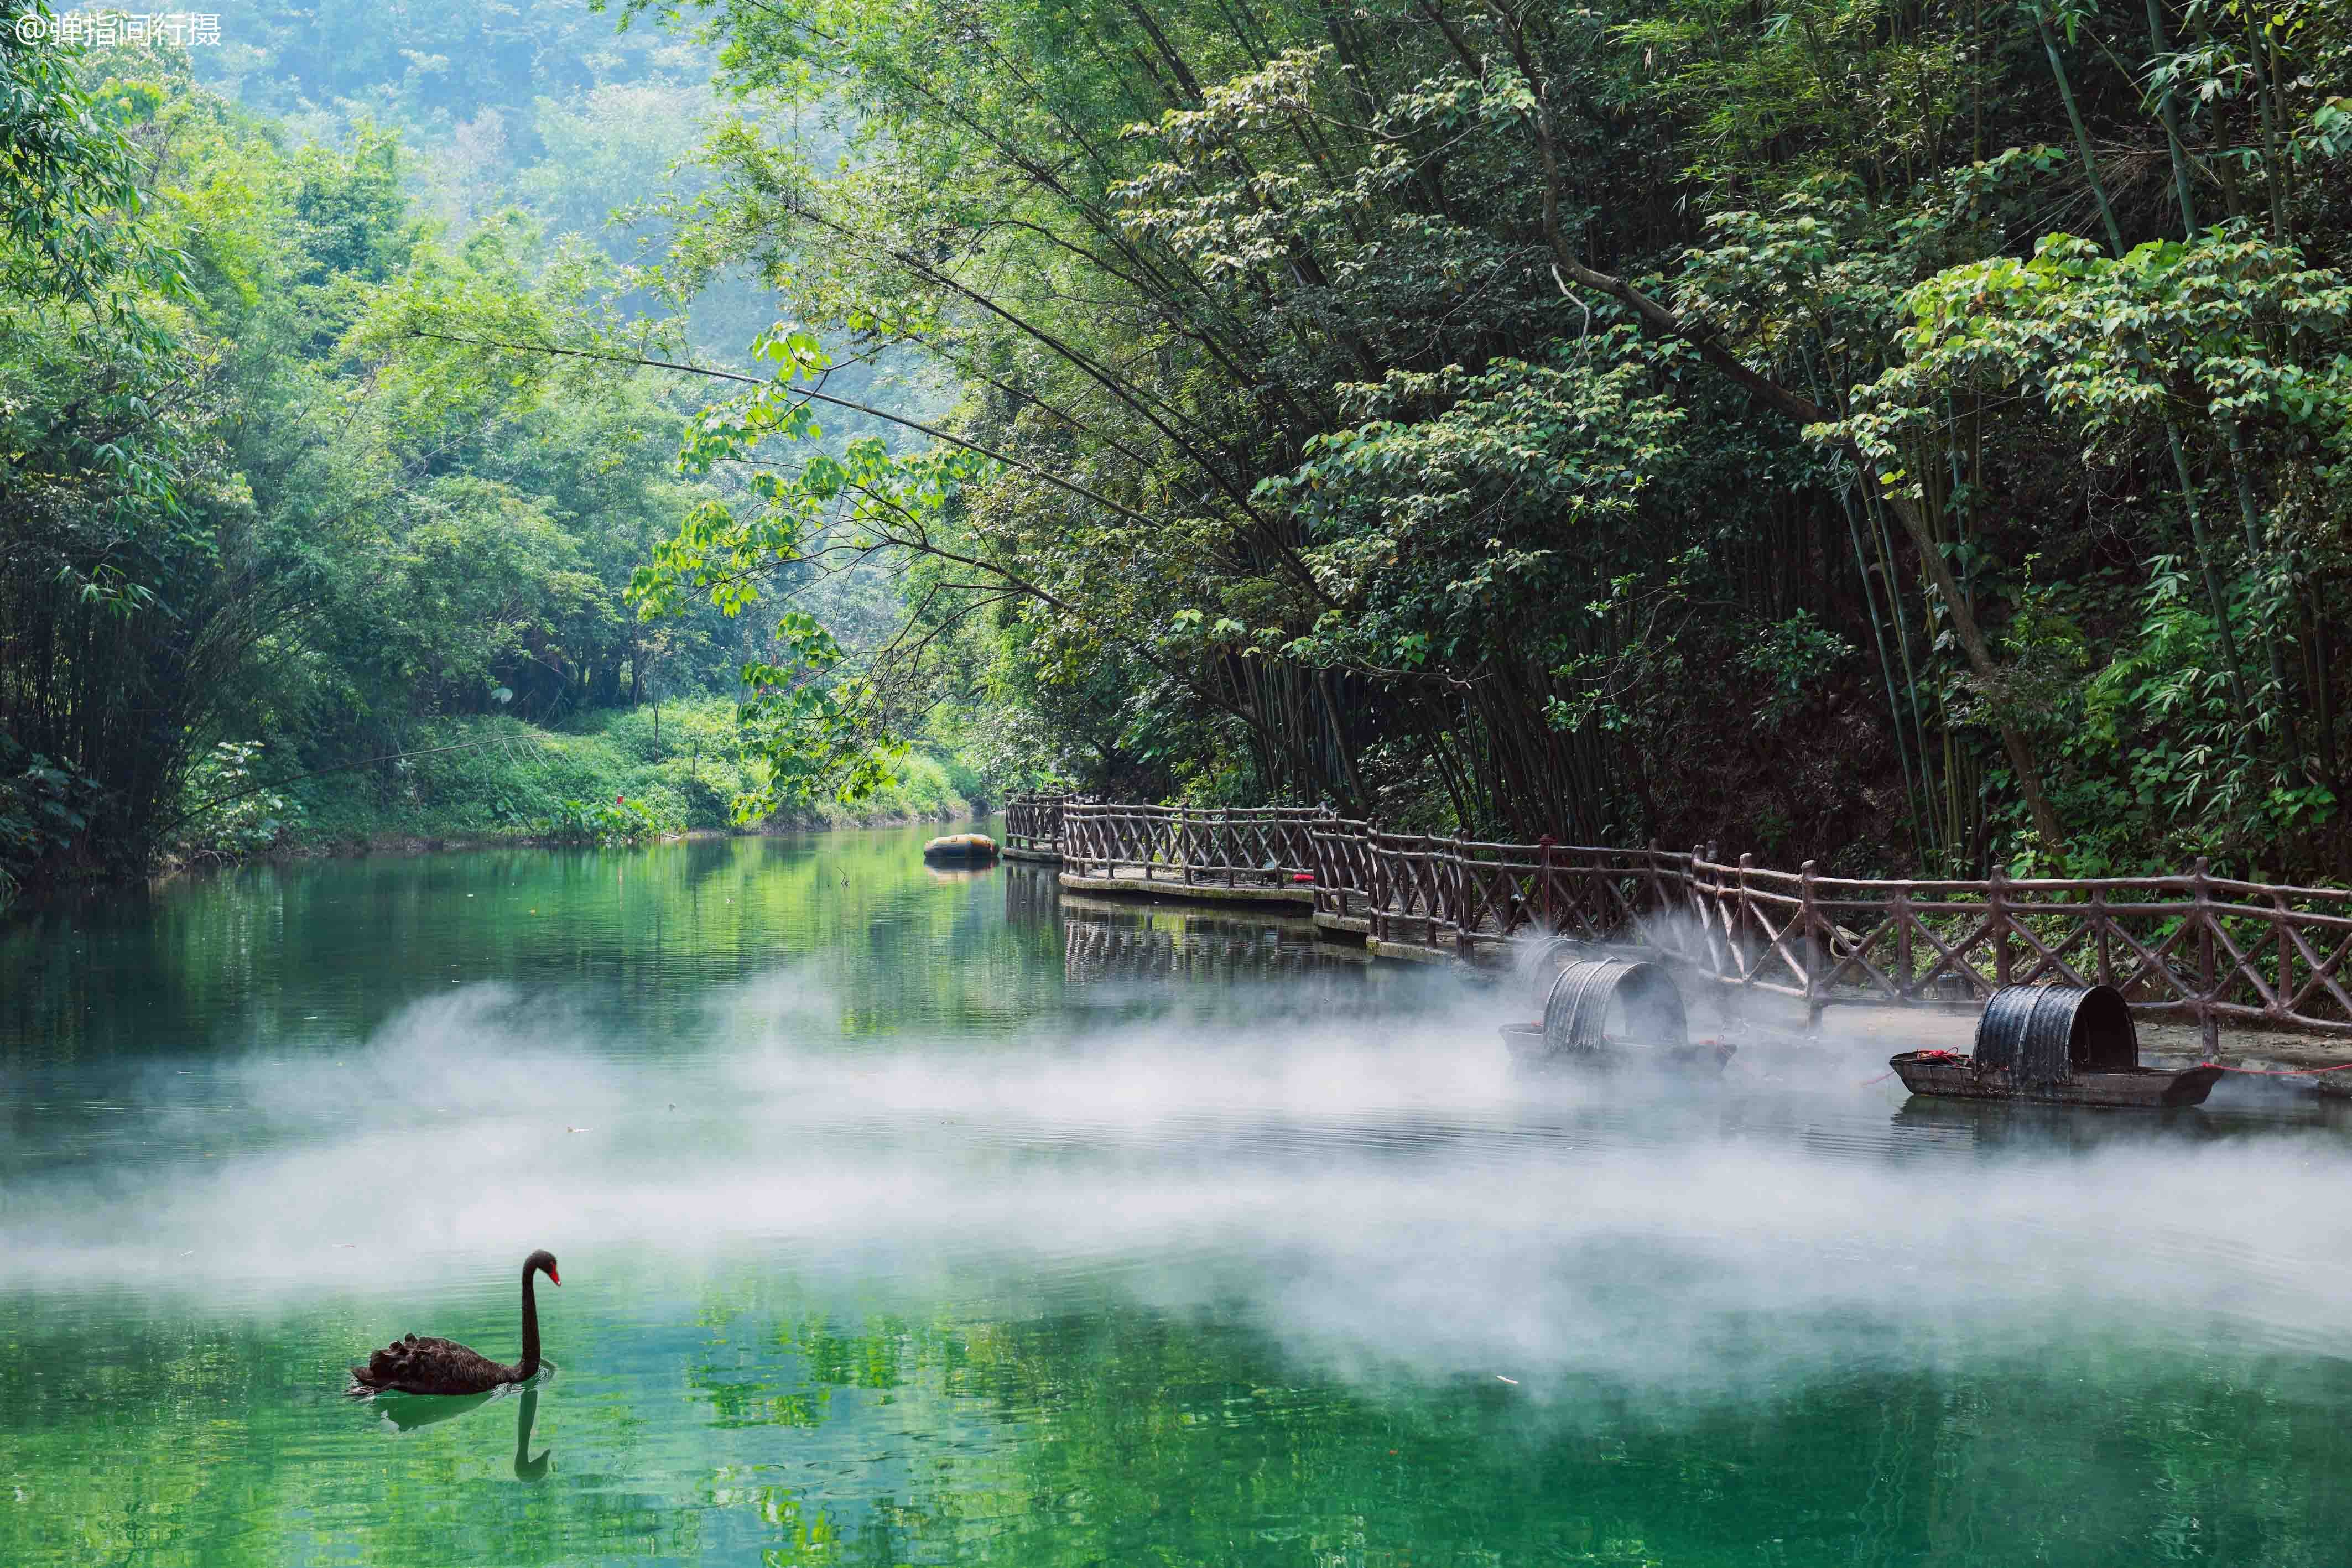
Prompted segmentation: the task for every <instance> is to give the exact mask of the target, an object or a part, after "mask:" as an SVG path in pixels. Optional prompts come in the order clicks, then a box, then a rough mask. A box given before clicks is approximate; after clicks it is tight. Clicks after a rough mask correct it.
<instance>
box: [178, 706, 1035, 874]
mask: <svg viewBox="0 0 2352 1568" xmlns="http://www.w3.org/2000/svg"><path fill="white" fill-rule="evenodd" d="M405 741H406V744H405V746H404V748H403V752H402V754H401V755H400V756H399V757H397V758H391V759H388V760H384V761H381V762H374V763H371V764H369V765H367V766H364V767H359V768H342V769H339V770H337V771H334V772H331V773H324V774H320V775H319V776H317V777H314V778H309V779H299V778H293V779H289V776H290V775H293V774H296V773H298V772H299V768H295V767H294V766H293V765H292V764H291V763H290V761H289V760H286V759H284V758H281V759H280V760H279V762H278V765H277V766H272V765H271V763H270V762H269V761H268V760H267V759H268V758H269V757H270V756H271V754H272V753H273V752H275V751H276V750H277V749H278V748H277V747H263V748H262V749H261V751H260V753H259V754H258V756H257V757H254V758H251V759H250V761H249V762H248V765H247V768H246V769H245V770H244V773H243V774H241V775H239V776H238V777H236V778H235V779H229V780H227V784H228V789H222V788H219V787H218V784H217V782H216V779H217V776H210V777H199V778H198V779H196V780H195V781H194V785H192V789H191V799H190V800H189V801H188V808H189V809H190V810H198V814H197V815H196V816H194V817H193V818H192V819H191V821H189V822H188V823H187V825H186V827H185V828H184V831H182V832H181V833H180V834H179V835H178V838H179V843H178V845H177V847H178V849H179V851H180V852H181V853H182V854H183V855H184V856H186V857H189V858H224V857H231V856H236V855H239V854H249V853H253V852H256V851H257V850H263V849H269V848H275V849H279V850H294V851H298V852H299V851H319V850H331V849H333V848H335V847H338V846H352V845H370V844H383V843H389V842H394V841H407V840H415V839H436V840H446V839H461V840H470V839H537V838H555V839H571V840H582V839H621V838H634V837H646V836H655V835H659V834H666V833H679V832H686V831H695V830H716V831H740V830H741V829H742V828H743V827H744V826H745V824H741V823H738V822H736V821H734V819H733V814H732V807H733V803H734V800H735V799H736V797H737V796H738V795H740V794H742V793H744V792H745V791H746V790H747V789H752V788H754V787H755V786H756V784H757V782H758V779H757V774H756V768H757V765H756V764H751V765H747V764H745V763H744V762H743V761H741V760H740V758H739V756H738V752H737V746H736V728H735V710H734V707H733V706H732V705H731V704H730V703H727V702H724V701H719V700H711V701H704V702H696V703H685V704H666V705H664V706H662V707H661V708H659V709H658V710H656V708H654V707H653V706H641V707H637V708H628V709H619V710H612V711H606V712H601V713H594V714H591V715H588V716H584V717H583V718H581V719H579V720H578V721H576V722H573V723H570V724H566V725H564V726H562V727H556V728H549V727H541V726H538V725H532V724H526V723H524V722H522V721H520V720H518V719H513V718H509V717H506V716H462V717H454V718H444V719H437V720H432V721H426V722H420V723H418V724H416V725H415V726H414V727H412V728H411V731H410V733H409V734H408V735H407V736H406V737H405ZM897 771H898V779H897V781H896V782H895V783H894V784H892V785H891V786H889V787H888V788H887V789H883V790H882V791H881V792H880V793H879V794H877V796H875V797H874V798H873V799H872V800H866V801H865V802H862V803H861V804H859V805H858V806H856V807H847V806H842V805H839V804H837V803H835V802H834V801H831V800H821V801H819V802H817V803H816V804H815V805H814V806H813V807H811V808H809V809H807V810H802V811H798V812H795V813H791V814H786V815H779V816H774V817H770V818H768V819H765V820H764V821H761V822H758V823H755V824H750V826H751V827H752V828H753V829H754V830H761V829H782V828H824V827H856V826H863V825H870V824H876V823H883V822H895V821H932V820H941V819H947V818H953V817H961V816H968V815H971V814H972V813H973V812H974V811H975V810H982V809H984V808H985V807H986V806H987V804H988V803H989V801H988V799H987V791H986V789H985V788H984V786H983V785H982V781H981V780H980V779H979V778H978V777H977V776H976V775H975V774H973V773H972V771H971V769H970V768H968V767H966V766H964V765H963V764H961V762H959V761H956V760H953V759H950V758H940V757H937V756H933V755H929V754H928V753H926V752H924V751H921V750H915V751H910V752H909V753H908V755H906V756H905V757H903V758H900V759H899V760H898V769H897ZM247 778H249V779H252V780H254V781H256V782H260V781H267V780H278V781H279V782H277V783H276V784H275V785H274V787H272V788H270V789H263V790H257V791H255V792H254V793H253V794H251V795H245V794H240V795H238V796H237V797H236V800H234V801H226V800H224V801H222V802H221V803H220V804H218V805H216V806H211V807H204V806H203V803H204V802H205V801H206V800H215V799H217V798H218V797H219V796H221V795H225V794H226V793H228V792H229V789H246V788H247V787H248V786H247V782H246V780H247ZM207 786H213V788H212V789H211V791H210V793H207V792H206V787H207ZM257 802H258V804H257ZM200 807H202V808H203V809H201V810H199V808H200Z"/></svg>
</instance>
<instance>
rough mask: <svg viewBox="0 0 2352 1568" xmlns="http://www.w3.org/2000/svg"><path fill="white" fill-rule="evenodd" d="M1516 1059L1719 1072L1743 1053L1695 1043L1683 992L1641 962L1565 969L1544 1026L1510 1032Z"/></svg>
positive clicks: (1506, 1034)
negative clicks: (1688, 1025)
mask: <svg viewBox="0 0 2352 1568" xmlns="http://www.w3.org/2000/svg"><path fill="white" fill-rule="evenodd" d="M1503 1043H1504V1044H1505V1045H1507V1046H1508V1047H1509V1048H1510V1051H1511V1055H1512V1057H1513V1059H1514V1060H1516V1061H1520V1062H1523V1063H1526V1064H1528V1065H1530V1066H1542V1067H1582V1068H1613V1067H1634V1066H1651V1067H1662V1068H1692V1067H1697V1068H1701V1069H1705V1068H1708V1067H1712V1069H1713V1070H1714V1071H1717V1072H1720V1071H1723V1064H1724V1063H1725V1062H1727V1061H1730V1060H1731V1057H1732V1053H1733V1051H1735V1050H1736V1049H1737V1048H1736V1047H1733V1046H1729V1045H1725V1044H1722V1043H1720V1042H1718V1041H1716V1040H1705V1041H1701V1042H1699V1043H1696V1044H1694V1043H1692V1041H1691V1040H1690V1038H1689V1034H1688V1030H1687V1027H1686V1025H1685V1020H1684V1017H1683V998H1682V993H1681V992H1680V991H1678V990H1676V989H1675V982H1674V977H1672V976H1670V975H1668V974H1667V973H1666V971H1665V969H1664V967H1662V966H1660V965H1657V964H1653V963H1649V962H1646V961H1644V960H1641V959H1628V958H1589V959H1577V960H1573V961H1571V962H1569V963H1567V964H1564V965H1562V966H1561V967H1560V968H1559V971H1558V973H1557V974H1556V975H1554V976H1553V977H1552V980H1551V983H1550V985H1549V987H1548V988H1547V989H1546V995H1545V998H1544V1016H1543V1021H1542V1022H1541V1023H1535V1024H1514V1025H1511V1026H1509V1027H1507V1028H1506V1029H1505V1030H1503Z"/></svg>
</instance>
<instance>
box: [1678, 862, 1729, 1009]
mask: <svg viewBox="0 0 2352 1568" xmlns="http://www.w3.org/2000/svg"><path fill="white" fill-rule="evenodd" d="M1705 864H1706V845H1705V844H1693V845H1692V846H1691V858H1690V865H1689V867H1688V869H1686V870H1685V872H1684V873H1683V907H1684V910H1685V913H1687V914H1688V915H1690V917H1691V918H1692V919H1694V920H1696V921H1697V922H1698V932H1699V940H1700V941H1701V942H1702V943H1704V944H1706V967H1708V968H1709V969H1711V970H1713V971H1714V972H1715V977H1716V978H1717V979H1718V980H1719V979H1721V978H1723V965H1722V964H1721V963H1719V962H1718V961H1717V958H1716V951H1715V912H1714V911H1713V910H1711V909H1709V908H1708V907H1707V906H1706V894H1705V893H1703V892H1702V891H1700V890H1701V888H1702V887H1703V886H1704V885H1705V884H1704V883H1701V882H1700V881H1699V871H1698V868H1699V867H1700V866H1702V865H1705Z"/></svg>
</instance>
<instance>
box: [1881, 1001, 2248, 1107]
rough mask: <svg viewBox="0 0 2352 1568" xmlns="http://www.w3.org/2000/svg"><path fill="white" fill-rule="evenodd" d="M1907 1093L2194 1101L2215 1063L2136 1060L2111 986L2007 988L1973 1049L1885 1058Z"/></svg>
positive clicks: (2133, 1033) (2123, 1009)
mask: <svg viewBox="0 0 2352 1568" xmlns="http://www.w3.org/2000/svg"><path fill="white" fill-rule="evenodd" d="M1887 1065H1888V1066H1889V1067H1892V1068H1893V1069H1895V1073H1896V1075H1897V1076H1899V1077H1900V1078H1901V1079H1902V1080H1903V1087H1905V1088H1906V1089H1908V1090H1909V1091H1911V1092H1912V1093H1914V1094H1933V1095H1937V1096H1940V1097H1943V1098H1947V1099H1955V1100H2026V1101H2032V1102H2034V1103H2039V1104H2045V1105H2107V1106H2117V1107H2131V1106H2137V1107H2141V1108H2144V1109H2147V1110H2152V1111H2169V1110H2175V1109H2178V1108H2179V1107H2181V1106H2184V1105H2201V1104H2203V1103H2205V1096H2207V1095H2208V1094H2210V1093H2211V1092H2213V1085H2214V1084H2215V1083H2217V1082H2221V1069H2220V1068H2218V1067H2192V1068H2189V1069H2188V1070H2187V1071H2179V1072H2172V1071H2165V1070H2164V1069H2161V1068H2155V1067H2142V1066H2141V1065H2140V1064H2139V1030H2137V1028H2135V1027H2134V1026H2133V1023H2132V1016H2131V1009H2130V1008H2129V1007H2128V1006H2126V1004H2125V1002H2124V998H2123V993H2122V992H2120V991H2118V990H2116V988H2114V987H2113V986H2004V987H2002V988H2000V990H1998V991H1995V992H1994V993H1993V994H1992V998H1991V999H1990V1001H1988V1002H1986V1003H1985V1010H1984V1016H1982V1017H1981V1018H1979V1019H1977V1039H1976V1049H1975V1051H1974V1052H1973V1053H1971V1054H1969V1055H1967V1056H1962V1055H1960V1054H1959V1053H1958V1052H1957V1051H1905V1052H1904V1053H1903V1054H1902V1055H1900V1056H1897V1057H1895V1058H1894V1059H1893V1060H1892V1061H1888V1062H1887Z"/></svg>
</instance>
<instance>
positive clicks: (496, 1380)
mask: <svg viewBox="0 0 2352 1568" xmlns="http://www.w3.org/2000/svg"><path fill="white" fill-rule="evenodd" d="M541 1269H544V1270H547V1277H548V1278H549V1279H550V1280H551V1281H554V1282H555V1283H556V1284H558V1285H561V1284H562V1283H563V1277H562V1275H560V1274H558V1273H557V1272H556V1271H555V1254H554V1253H552V1252H548V1251H544V1250H542V1251H538V1252H534V1253H532V1254H531V1255H530V1257H528V1258H526V1259H524V1260H522V1359H521V1360H520V1361H519V1362H517V1363H516V1364H514V1365H512V1366H508V1365H506V1364H503V1363H501V1362H496V1361H492V1360H491V1359H490V1358H489V1357H488V1356H487V1355H484V1354H481V1353H480V1352H479V1351H476V1350H468V1349H467V1348H466V1347H465V1346H464V1345H462V1344H459V1343H457V1341H455V1340H446V1339H419V1338H417V1337H416V1336H415V1334H410V1335H408V1336H407V1337H406V1338H404V1339H396V1340H394V1341H393V1342H392V1343H390V1344H388V1345H385V1346H384V1347H383V1349H382V1350H380V1351H377V1352H376V1353H375V1354H373V1355H371V1356H369V1357H368V1359H367V1364H366V1365H365V1366H354V1367H352V1385H351V1387H350V1388H349V1389H348V1390H346V1392H347V1393H350V1394H351V1395H352V1396H355V1397H361V1398H364V1397H365V1396H369V1395H372V1394H390V1393H398V1394H483V1393H487V1392H488V1391H489V1390H490V1389H493V1388H496V1387H498V1386H499V1385H501V1384H507V1383H526V1382H529V1381H530V1379H531V1378H533V1377H535V1376H537V1375H538V1374H539V1303H538V1302H537V1301H534V1300H532V1299H531V1293H530V1277H531V1276H532V1275H533V1274H535V1273H537V1272H538V1271H539V1270H541Z"/></svg>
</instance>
